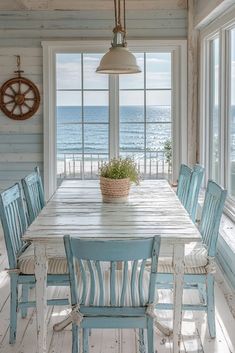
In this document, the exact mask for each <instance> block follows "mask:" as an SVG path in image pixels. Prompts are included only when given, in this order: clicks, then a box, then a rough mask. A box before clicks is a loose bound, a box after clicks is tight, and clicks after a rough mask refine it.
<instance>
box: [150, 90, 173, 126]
mask: <svg viewBox="0 0 235 353" xmlns="http://www.w3.org/2000/svg"><path fill="white" fill-rule="evenodd" d="M146 118H147V121H149V122H157V121H159V122H160V121H167V122H171V91H170V90H167V91H147V92H146Z"/></svg>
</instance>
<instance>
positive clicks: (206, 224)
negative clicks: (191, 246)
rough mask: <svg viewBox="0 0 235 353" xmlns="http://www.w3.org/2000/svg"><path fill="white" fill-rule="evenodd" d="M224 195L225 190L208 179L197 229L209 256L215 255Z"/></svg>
mask: <svg viewBox="0 0 235 353" xmlns="http://www.w3.org/2000/svg"><path fill="white" fill-rule="evenodd" d="M226 196H227V191H226V190H224V189H222V188H221V187H220V186H219V185H218V184H216V183H215V182H214V181H212V180H209V181H208V183H207V189H206V195H205V200H204V204H203V208H202V217H201V221H200V225H199V231H200V233H201V236H202V240H203V243H204V244H205V245H206V247H207V249H208V255H209V256H215V255H216V246H217V240H218V233H219V225H220V219H221V216H222V213H223V208H224V203H225V200H226Z"/></svg>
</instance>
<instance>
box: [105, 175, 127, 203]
mask: <svg viewBox="0 0 235 353" xmlns="http://www.w3.org/2000/svg"><path fill="white" fill-rule="evenodd" d="M130 186H131V183H130V179H129V178H125V179H109V178H104V177H102V176H101V177H100V189H101V193H102V196H103V201H104V202H125V201H127V199H128V195H129V190H130Z"/></svg>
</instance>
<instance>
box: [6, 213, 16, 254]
mask: <svg viewBox="0 0 235 353" xmlns="http://www.w3.org/2000/svg"><path fill="white" fill-rule="evenodd" d="M5 215H6V219H7V226H8V233H9V236H8V242H10V243H11V247H12V250H13V252H14V254H15V256H16V255H17V246H16V242H15V236H14V228H13V224H12V217H11V211H10V208H9V206H7V207H6V208H5Z"/></svg>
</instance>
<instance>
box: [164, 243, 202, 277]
mask: <svg viewBox="0 0 235 353" xmlns="http://www.w3.org/2000/svg"><path fill="white" fill-rule="evenodd" d="M184 263H185V273H187V274H190V273H191V274H205V273H206V272H207V269H206V266H207V265H208V253H207V249H206V248H205V246H204V245H203V244H202V243H191V244H186V245H185V257H184ZM158 272H159V273H173V272H174V269H173V263H172V257H159V259H158Z"/></svg>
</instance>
